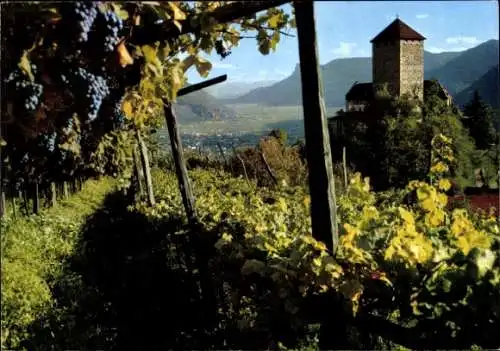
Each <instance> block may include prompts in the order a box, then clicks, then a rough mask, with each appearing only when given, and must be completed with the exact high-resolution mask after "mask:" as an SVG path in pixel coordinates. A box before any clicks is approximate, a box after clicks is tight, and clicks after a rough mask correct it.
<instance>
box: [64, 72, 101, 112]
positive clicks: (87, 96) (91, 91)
mask: <svg viewBox="0 0 500 351" xmlns="http://www.w3.org/2000/svg"><path fill="white" fill-rule="evenodd" d="M69 75H70V77H69V78H67V80H68V81H69V82H70V86H71V88H72V90H73V92H74V94H75V97H76V98H77V99H82V101H79V103H80V104H82V103H84V104H85V105H86V110H87V113H88V119H89V120H90V121H92V120H94V119H95V118H96V117H97V113H98V112H99V109H100V108H101V104H102V101H103V100H104V98H105V97H106V96H108V95H109V88H108V84H107V82H106V79H104V78H103V77H101V76H97V75H94V74H92V73H90V72H88V71H86V70H85V69H84V68H82V67H78V68H77V69H75V70H70V72H69Z"/></svg>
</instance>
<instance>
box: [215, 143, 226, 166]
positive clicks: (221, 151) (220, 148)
mask: <svg viewBox="0 0 500 351" xmlns="http://www.w3.org/2000/svg"><path fill="white" fill-rule="evenodd" d="M217 147H218V148H219V152H220V154H221V156H222V161H224V165H225V166H226V167H227V166H228V162H227V159H226V155H225V154H224V150H223V149H222V145H221V144H220V143H217Z"/></svg>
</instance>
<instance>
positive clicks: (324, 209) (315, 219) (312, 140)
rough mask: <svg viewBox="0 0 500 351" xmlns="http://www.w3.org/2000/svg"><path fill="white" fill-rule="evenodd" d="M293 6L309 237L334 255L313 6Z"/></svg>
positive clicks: (327, 147)
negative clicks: (308, 200) (310, 233)
mask: <svg viewBox="0 0 500 351" xmlns="http://www.w3.org/2000/svg"><path fill="white" fill-rule="evenodd" d="M294 6H295V18H296V22H297V34H298V42H299V57H300V75H301V81H302V104H303V111H304V129H305V136H306V154H307V164H308V166H309V191H310V193H311V220H312V234H313V236H314V238H315V239H316V240H319V241H322V242H324V243H325V245H326V246H327V247H328V248H329V249H330V250H331V251H332V253H335V251H336V249H337V244H338V230H337V213H336V212H337V209H336V201H335V183H334V178H333V165H332V158H331V150H330V140H329V139H330V138H329V135H328V127H327V123H326V118H325V104H324V100H323V86H322V82H321V73H320V68H319V57H318V45H317V40H316V26H315V21H314V2H313V1H296V2H294Z"/></svg>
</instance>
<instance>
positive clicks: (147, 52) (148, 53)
mask: <svg viewBox="0 0 500 351" xmlns="http://www.w3.org/2000/svg"><path fill="white" fill-rule="evenodd" d="M141 50H142V53H143V54H144V58H145V59H146V62H148V63H151V64H153V65H154V66H155V67H157V68H159V69H161V67H162V64H161V61H160V59H159V58H158V56H157V54H156V52H157V50H156V49H155V48H153V47H151V46H150V45H143V46H142V47H141Z"/></svg>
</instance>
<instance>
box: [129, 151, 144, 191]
mask: <svg viewBox="0 0 500 351" xmlns="http://www.w3.org/2000/svg"><path fill="white" fill-rule="evenodd" d="M137 150H138V149H137V146H134V150H133V154H132V155H133V160H134V173H135V179H136V190H137V192H138V194H139V198H142V196H143V195H144V187H143V185H142V171H141V167H140V166H139V157H138V156H137V155H138V151H137Z"/></svg>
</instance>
